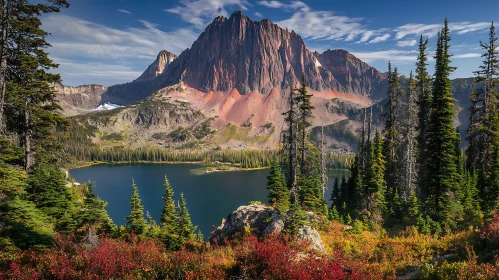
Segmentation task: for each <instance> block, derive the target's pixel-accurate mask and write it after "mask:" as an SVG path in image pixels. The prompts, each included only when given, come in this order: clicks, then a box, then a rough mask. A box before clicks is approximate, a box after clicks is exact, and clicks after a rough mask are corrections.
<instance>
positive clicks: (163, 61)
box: [135, 50, 177, 81]
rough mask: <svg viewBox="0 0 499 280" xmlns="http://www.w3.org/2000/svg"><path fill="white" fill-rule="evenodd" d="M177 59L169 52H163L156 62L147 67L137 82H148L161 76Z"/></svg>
mask: <svg viewBox="0 0 499 280" xmlns="http://www.w3.org/2000/svg"><path fill="white" fill-rule="evenodd" d="M176 58H177V56H176V55H174V54H172V53H171V52H169V51H165V50H162V51H161V52H160V53H159V54H158V57H157V58H156V60H155V61H154V62H153V63H152V64H151V65H149V67H147V69H146V71H144V73H143V74H142V75H141V76H140V77H139V78H137V79H136V80H135V81H147V80H152V79H154V78H156V77H157V76H159V75H161V73H163V71H164V70H165V69H167V68H168V66H169V65H170V64H171V63H172V62H173V61H174V60H175V59H176Z"/></svg>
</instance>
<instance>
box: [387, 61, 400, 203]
mask: <svg viewBox="0 0 499 280" xmlns="http://www.w3.org/2000/svg"><path fill="white" fill-rule="evenodd" d="M400 94H401V88H400V82H399V77H398V70H397V68H395V69H394V70H393V71H392V67H391V63H388V101H387V104H386V108H387V109H386V110H387V111H386V112H385V114H384V117H385V127H384V130H383V139H384V143H383V155H384V157H385V161H386V170H385V181H386V185H387V187H388V189H387V192H388V197H387V202H390V201H392V200H391V198H393V194H394V193H395V190H397V191H398V189H399V187H400V181H401V175H400V171H401V166H400V159H399V151H400V150H399V149H400V121H399V118H398V115H399V111H400Z"/></svg>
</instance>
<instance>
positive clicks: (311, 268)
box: [235, 236, 348, 280]
mask: <svg viewBox="0 0 499 280" xmlns="http://www.w3.org/2000/svg"><path fill="white" fill-rule="evenodd" d="M286 243H287V242H286V241H285V240H282V239H280V238H279V237H278V236H270V237H268V238H266V239H264V240H263V241H258V239H257V238H256V237H255V236H250V237H245V238H244V239H243V240H242V242H241V243H240V244H238V245H236V247H235V252H236V261H237V264H238V266H239V273H238V274H240V276H244V277H247V278H250V279H300V280H307V279H343V278H345V276H346V275H348V273H347V272H346V271H345V269H344V268H343V267H342V266H341V265H340V264H339V263H338V262H336V261H330V260H328V259H327V258H325V257H320V256H316V255H313V254H303V253H300V251H299V250H296V248H293V246H291V245H290V244H286Z"/></svg>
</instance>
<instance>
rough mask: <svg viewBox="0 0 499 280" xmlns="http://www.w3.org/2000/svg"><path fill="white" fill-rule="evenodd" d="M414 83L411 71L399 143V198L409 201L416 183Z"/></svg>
mask: <svg viewBox="0 0 499 280" xmlns="http://www.w3.org/2000/svg"><path fill="white" fill-rule="evenodd" d="M415 89H416V84H415V81H414V77H413V75H412V71H411V73H410V75H409V86H408V89H407V91H406V94H405V96H404V97H405V98H404V99H405V100H404V101H405V104H404V108H405V110H404V114H405V119H404V120H403V124H402V131H403V135H404V137H403V138H404V139H403V142H402V145H401V154H402V155H401V160H402V162H401V166H402V167H403V170H402V171H403V174H404V175H403V181H402V182H401V184H400V185H401V198H402V200H404V201H409V197H410V195H411V193H413V192H415V189H416V184H417V180H418V177H417V170H416V161H417V154H416V150H417V139H416V136H417V133H416V128H417V126H418V124H417V110H416V95H415Z"/></svg>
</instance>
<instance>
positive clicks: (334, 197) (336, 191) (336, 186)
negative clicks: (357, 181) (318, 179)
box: [329, 177, 341, 208]
mask: <svg viewBox="0 0 499 280" xmlns="http://www.w3.org/2000/svg"><path fill="white" fill-rule="evenodd" d="M340 191H341V190H340V178H339V177H335V178H334V183H333V189H332V192H331V198H330V199H329V200H330V201H331V202H332V203H331V208H332V207H333V206H334V205H337V203H338V202H339V200H340Z"/></svg>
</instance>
